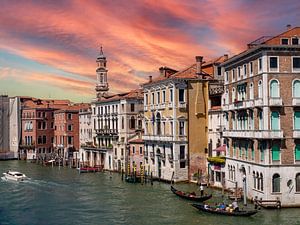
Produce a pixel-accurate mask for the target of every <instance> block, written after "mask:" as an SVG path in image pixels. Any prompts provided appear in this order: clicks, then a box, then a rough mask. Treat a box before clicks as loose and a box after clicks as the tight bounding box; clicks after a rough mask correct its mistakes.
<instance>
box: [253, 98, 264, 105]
mask: <svg viewBox="0 0 300 225" xmlns="http://www.w3.org/2000/svg"><path fill="white" fill-rule="evenodd" d="M262 105H263V99H262V98H258V99H255V100H254V106H256V107H257V106H262Z"/></svg>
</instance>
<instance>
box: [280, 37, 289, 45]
mask: <svg viewBox="0 0 300 225" xmlns="http://www.w3.org/2000/svg"><path fill="white" fill-rule="evenodd" d="M281 44H282V45H288V44H289V39H288V38H282V39H281Z"/></svg>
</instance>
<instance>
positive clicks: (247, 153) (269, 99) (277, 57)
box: [222, 27, 300, 206]
mask: <svg viewBox="0 0 300 225" xmlns="http://www.w3.org/2000/svg"><path fill="white" fill-rule="evenodd" d="M299 37H300V28H297V27H296V28H293V29H289V30H288V31H286V32H283V33H282V34H279V35H277V36H275V37H262V38H260V39H257V40H256V41H254V42H252V43H250V44H249V45H248V49H247V50H245V51H244V52H242V53H240V54H238V55H236V56H234V57H232V58H230V59H229V60H228V61H226V62H225V63H223V64H222V68H223V71H224V77H225V80H224V82H225V91H224V95H223V100H222V101H223V102H222V104H223V106H222V108H223V111H224V124H225V130H224V132H223V137H224V138H225V139H226V145H227V152H226V186H227V187H228V188H230V187H234V186H235V185H236V184H237V186H238V187H243V186H244V189H245V190H244V192H245V194H246V195H247V197H248V198H256V197H257V198H258V199H260V198H261V199H263V200H275V199H279V200H280V201H281V203H282V205H283V206H299V205H300V196H299V195H298V193H299V192H300V164H299V160H300V142H299V141H300V135H299V133H300V132H299V130H300V111H299V106H300V104H299V103H300V101H299V99H300V79H299V77H300V45H299V41H300V40H299Z"/></svg>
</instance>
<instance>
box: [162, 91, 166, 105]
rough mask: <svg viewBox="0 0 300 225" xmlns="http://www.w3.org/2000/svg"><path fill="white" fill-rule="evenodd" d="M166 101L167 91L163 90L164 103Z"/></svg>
mask: <svg viewBox="0 0 300 225" xmlns="http://www.w3.org/2000/svg"><path fill="white" fill-rule="evenodd" d="M165 102H166V91H163V92H162V103H165Z"/></svg>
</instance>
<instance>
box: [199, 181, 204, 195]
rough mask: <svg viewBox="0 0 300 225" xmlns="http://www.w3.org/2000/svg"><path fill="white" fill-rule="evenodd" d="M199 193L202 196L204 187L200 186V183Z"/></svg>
mask: <svg viewBox="0 0 300 225" xmlns="http://www.w3.org/2000/svg"><path fill="white" fill-rule="evenodd" d="M200 194H201V196H203V194H204V187H203V186H202V184H200Z"/></svg>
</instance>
